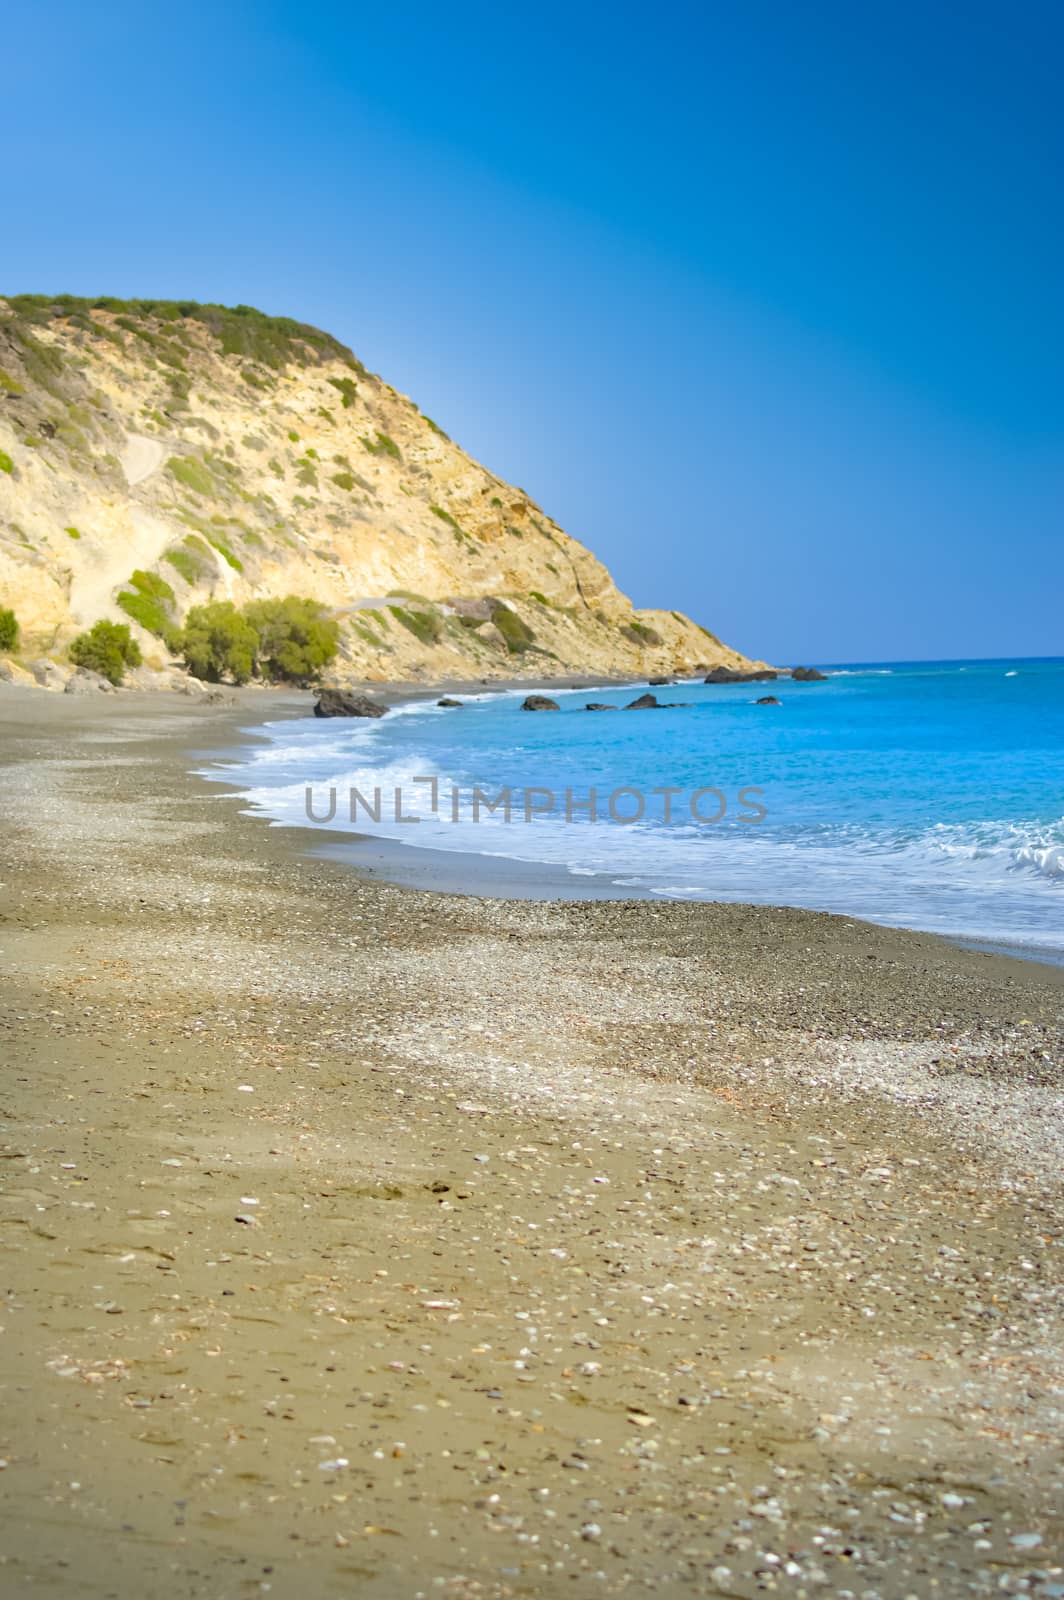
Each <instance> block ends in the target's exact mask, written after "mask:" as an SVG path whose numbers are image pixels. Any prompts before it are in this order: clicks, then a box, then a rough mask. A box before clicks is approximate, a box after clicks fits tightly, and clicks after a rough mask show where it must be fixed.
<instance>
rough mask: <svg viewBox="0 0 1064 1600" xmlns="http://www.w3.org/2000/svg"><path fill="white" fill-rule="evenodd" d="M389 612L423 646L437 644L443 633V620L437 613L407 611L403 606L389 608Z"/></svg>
mask: <svg viewBox="0 0 1064 1600" xmlns="http://www.w3.org/2000/svg"><path fill="white" fill-rule="evenodd" d="M388 610H389V611H390V612H391V614H392V616H393V617H394V618H395V620H396V622H401V623H402V625H403V627H404V628H408V629H409V630H410V632H411V633H412V634H413V635H414V638H415V639H419V640H420V641H421V643H422V644H435V643H436V642H437V640H438V639H439V637H440V634H441V633H442V632H443V619H442V618H441V617H440V615H439V613H438V612H436V611H407V610H405V608H404V607H403V606H389V607H388Z"/></svg>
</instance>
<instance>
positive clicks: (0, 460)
mask: <svg viewBox="0 0 1064 1600" xmlns="http://www.w3.org/2000/svg"><path fill="white" fill-rule="evenodd" d="M14 470H15V463H14V462H13V461H12V459H11V457H10V456H9V455H8V453H7V451H6V450H0V472H14Z"/></svg>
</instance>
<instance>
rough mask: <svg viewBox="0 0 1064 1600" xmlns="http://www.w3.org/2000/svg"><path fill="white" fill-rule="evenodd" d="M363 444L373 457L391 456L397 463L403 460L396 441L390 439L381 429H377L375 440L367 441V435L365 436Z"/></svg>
mask: <svg viewBox="0 0 1064 1600" xmlns="http://www.w3.org/2000/svg"><path fill="white" fill-rule="evenodd" d="M362 443H363V444H364V445H365V447H366V449H367V450H368V451H369V453H370V455H371V456H391V457H392V458H393V460H395V461H401V460H402V459H403V458H402V452H401V451H400V449H399V446H398V445H397V444H396V442H395V440H394V439H392V438H390V437H389V436H388V434H386V433H382V432H381V431H380V429H379V428H378V429H377V437H376V439H375V440H374V439H367V438H366V437H365V435H363V436H362Z"/></svg>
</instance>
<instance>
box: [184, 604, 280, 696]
mask: <svg viewBox="0 0 1064 1600" xmlns="http://www.w3.org/2000/svg"><path fill="white" fill-rule="evenodd" d="M258 648H259V636H258V634H257V633H256V632H255V629H254V628H253V627H252V626H251V624H250V622H248V620H247V618H246V617H243V616H241V614H240V612H239V611H238V610H237V608H236V606H235V605H234V604H233V602H232V601H231V600H212V601H211V602H210V603H209V604H208V605H204V606H193V607H192V610H191V611H190V612H189V614H188V616H187V617H186V618H185V626H184V627H183V628H182V629H181V632H180V633H179V634H178V635H176V637H175V639H174V649H175V650H176V651H177V653H178V654H179V655H180V656H181V657H182V658H183V659H184V662H185V665H186V666H187V668H188V670H189V671H190V672H191V673H193V674H194V676H195V677H197V678H204V679H206V681H207V682H208V683H220V682H221V680H222V679H223V678H231V679H232V680H233V682H234V683H247V681H248V679H249V678H250V677H251V674H252V672H253V671H254V670H255V654H256V651H257V650H258Z"/></svg>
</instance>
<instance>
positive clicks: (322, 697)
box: [314, 689, 388, 717]
mask: <svg viewBox="0 0 1064 1600" xmlns="http://www.w3.org/2000/svg"><path fill="white" fill-rule="evenodd" d="M387 714H388V707H387V706H382V705H379V704H378V703H377V701H376V700H371V699H370V698H369V695H366V694H352V693H351V692H350V691H349V690H347V689H321V690H320V691H319V693H318V700H317V704H316V705H315V707H314V715H315V716H316V717H384V716H387Z"/></svg>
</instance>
